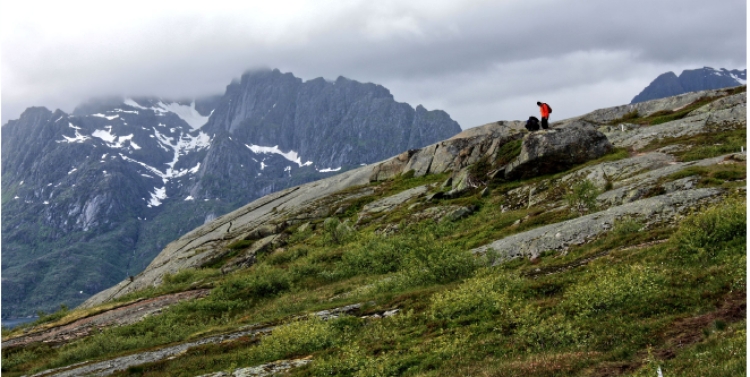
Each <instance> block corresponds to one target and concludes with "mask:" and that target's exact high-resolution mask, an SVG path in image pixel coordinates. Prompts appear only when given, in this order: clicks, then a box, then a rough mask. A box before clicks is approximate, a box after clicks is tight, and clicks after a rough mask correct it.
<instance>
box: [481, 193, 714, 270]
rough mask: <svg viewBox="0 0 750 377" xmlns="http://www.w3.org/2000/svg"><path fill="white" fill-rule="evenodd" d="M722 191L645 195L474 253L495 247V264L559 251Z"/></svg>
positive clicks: (678, 212) (656, 219) (664, 217)
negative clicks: (619, 223)
mask: <svg viewBox="0 0 750 377" xmlns="http://www.w3.org/2000/svg"><path fill="white" fill-rule="evenodd" d="M723 193H724V192H723V191H722V190H720V189H695V190H687V191H679V192H675V193H672V194H666V195H661V196H656V197H653V198H648V199H642V200H638V201H635V202H632V203H628V204H624V205H621V206H617V207H612V208H609V209H607V210H605V211H601V212H596V213H592V214H590V215H586V216H582V217H579V218H576V219H573V220H568V221H564V222H562V223H557V224H551V225H546V226H542V227H539V228H536V229H533V230H530V231H527V232H523V233H518V234H514V235H512V236H508V237H505V238H503V239H501V240H497V241H495V242H492V243H490V244H488V245H485V246H481V247H478V248H476V249H472V250H471V251H472V252H473V253H475V254H485V253H487V252H488V251H489V250H490V249H492V250H494V251H495V252H497V253H499V257H500V258H498V259H497V260H496V261H495V264H499V263H502V262H503V261H506V260H508V259H512V258H518V257H526V258H532V259H533V258H536V257H538V256H539V255H540V254H541V253H543V252H545V251H557V252H560V251H564V250H567V248H568V247H570V246H573V245H580V244H583V243H585V242H587V241H589V240H591V239H593V238H596V237H598V236H599V235H601V234H602V233H605V232H607V231H609V230H610V229H612V227H613V226H614V225H615V223H616V222H617V221H619V220H621V219H625V218H636V219H639V220H642V221H643V222H644V223H645V225H646V226H648V225H649V224H653V223H670V222H674V221H676V220H677V219H678V218H679V217H680V216H682V215H684V214H686V213H687V212H688V211H690V210H691V209H695V208H697V207H700V206H701V205H705V204H707V203H709V202H713V201H717V200H720V198H721V197H722V194H723Z"/></svg>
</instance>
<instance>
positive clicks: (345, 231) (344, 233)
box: [323, 217, 357, 246]
mask: <svg viewBox="0 0 750 377" xmlns="http://www.w3.org/2000/svg"><path fill="white" fill-rule="evenodd" d="M356 233H357V232H355V231H354V229H353V228H352V226H351V224H350V223H349V221H348V220H347V221H344V222H343V223H342V222H341V221H339V219H337V218H335V217H331V218H328V219H326V220H325V221H324V222H323V242H324V243H325V244H326V245H334V246H335V245H342V244H344V243H346V242H349V241H351V240H352V239H353V238H355V236H356Z"/></svg>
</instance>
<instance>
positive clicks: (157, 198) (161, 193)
mask: <svg viewBox="0 0 750 377" xmlns="http://www.w3.org/2000/svg"><path fill="white" fill-rule="evenodd" d="M166 198H167V187H166V186H164V187H162V188H158V187H154V192H152V193H151V199H149V201H148V205H147V207H158V206H160V205H161V201H162V200H164V199H166Z"/></svg>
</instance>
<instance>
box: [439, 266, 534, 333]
mask: <svg viewBox="0 0 750 377" xmlns="http://www.w3.org/2000/svg"><path fill="white" fill-rule="evenodd" d="M520 284H521V282H520V280H519V278H518V277H516V276H513V275H510V274H507V273H502V272H495V274H491V273H489V274H487V273H486V274H480V275H479V276H476V277H473V278H471V279H468V280H467V281H465V282H463V283H461V284H460V285H459V286H458V287H456V288H454V289H451V290H446V291H442V292H438V293H435V294H434V295H433V296H432V297H431V299H430V315H431V316H432V317H433V318H436V319H446V320H452V319H459V318H461V317H463V316H468V315H475V316H478V317H487V318H490V317H491V318H494V319H496V320H497V318H498V317H504V318H505V322H508V323H509V321H510V320H511V319H512V318H513V316H514V311H517V302H516V301H517V300H516V299H514V297H517V296H516V295H514V294H513V293H514V291H516V289H517V288H518V287H519V286H520Z"/></svg>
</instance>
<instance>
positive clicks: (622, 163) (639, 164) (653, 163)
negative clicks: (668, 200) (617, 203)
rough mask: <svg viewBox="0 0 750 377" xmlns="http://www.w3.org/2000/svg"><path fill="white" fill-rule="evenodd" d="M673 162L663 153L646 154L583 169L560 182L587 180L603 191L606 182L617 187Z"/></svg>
mask: <svg viewBox="0 0 750 377" xmlns="http://www.w3.org/2000/svg"><path fill="white" fill-rule="evenodd" d="M674 161H675V159H674V157H673V156H670V155H668V154H665V153H658V152H653V153H646V154H643V155H639V156H634V157H630V158H626V159H623V160H618V161H612V162H605V163H601V164H598V165H595V166H591V167H588V168H583V169H581V170H579V171H576V172H575V173H571V174H568V175H566V176H564V177H562V181H563V182H566V183H570V184H572V183H573V182H576V181H579V180H583V179H588V180H589V181H591V183H593V184H594V185H596V186H597V187H598V188H599V189H603V188H604V187H605V186H606V185H607V182H611V183H613V185H617V184H619V183H618V182H619V181H622V180H624V179H626V178H629V177H632V176H633V175H635V174H638V173H641V172H643V171H650V170H655V169H658V168H661V167H664V166H667V165H670V164H673V163H674Z"/></svg>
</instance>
